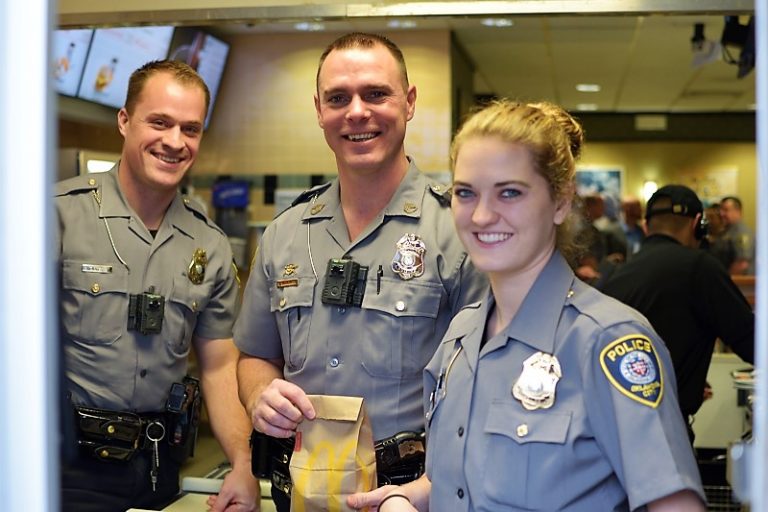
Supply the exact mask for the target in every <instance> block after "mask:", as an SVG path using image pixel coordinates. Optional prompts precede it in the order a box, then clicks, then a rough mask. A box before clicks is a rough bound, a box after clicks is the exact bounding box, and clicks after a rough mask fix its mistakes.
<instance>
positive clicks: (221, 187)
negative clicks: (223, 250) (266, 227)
mask: <svg viewBox="0 0 768 512" xmlns="http://www.w3.org/2000/svg"><path fill="white" fill-rule="evenodd" d="M211 193H212V201H211V202H212V203H213V207H214V208H215V209H216V217H215V220H216V224H218V225H219V227H220V228H221V229H222V231H224V233H226V234H227V236H228V237H229V242H230V244H231V245H232V254H233V256H234V258H235V264H236V265H237V268H239V269H244V268H247V266H248V263H249V262H248V210H247V208H248V203H249V202H250V183H249V182H248V181H245V180H234V179H231V178H229V177H220V178H219V179H218V180H216V182H215V183H214V184H213V187H212V190H211Z"/></svg>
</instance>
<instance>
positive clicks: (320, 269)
mask: <svg viewBox="0 0 768 512" xmlns="http://www.w3.org/2000/svg"><path fill="white" fill-rule="evenodd" d="M442 193H443V191H442V189H440V188H438V187H437V186H434V187H432V188H431V187H430V185H429V183H428V181H427V179H426V177H425V176H423V175H422V174H421V173H420V172H419V171H418V169H416V167H415V165H414V164H413V163H411V165H410V168H409V170H408V173H407V175H406V176H405V178H404V179H403V181H402V183H401V184H400V186H399V188H398V190H397V192H396V193H395V195H394V197H393V198H392V200H391V201H390V203H389V204H388V205H387V207H386V208H385V209H384V210H383V211H382V212H381V213H380V214H379V216H378V218H377V219H375V220H374V221H373V222H372V223H371V225H370V226H368V227H367V228H366V230H365V231H364V232H363V233H362V234H361V235H360V237H359V238H358V240H355V241H354V242H350V241H349V235H348V231H347V226H346V224H345V222H344V216H343V212H342V209H341V204H340V202H339V183H338V180H335V181H334V182H332V184H331V185H330V186H328V187H326V188H325V189H323V190H322V191H321V192H320V193H319V195H317V196H316V197H314V198H313V199H312V200H311V201H309V202H306V203H302V204H298V205H296V206H294V207H292V208H289V209H288V210H287V211H285V212H284V213H283V214H282V215H280V216H279V217H278V218H277V219H275V220H274V221H273V222H272V223H271V224H270V225H269V226H268V227H267V229H266V230H265V232H264V236H263V238H262V240H261V243H260V246H259V249H258V252H257V254H256V257H255V259H254V262H253V265H252V268H251V274H250V277H249V279H248V284H247V285H246V288H245V292H244V296H243V308H242V313H241V314H240V315H239V317H238V319H237V323H236V325H235V343H236V344H237V346H238V347H239V348H240V350H242V351H243V352H245V353H247V354H250V355H253V356H256V357H260V358H265V359H281V358H282V359H283V360H284V361H285V365H284V369H283V372H284V375H285V378H286V380H288V381H290V382H293V383H295V384H297V385H298V386H300V387H301V388H302V389H303V390H304V391H305V392H307V393H311V394H323V395H345V396H362V397H364V398H365V407H366V410H367V411H368V414H369V416H370V417H371V421H372V427H373V433H374V438H375V439H382V438H385V437H388V436H391V435H393V434H395V433H397V432H401V431H404V430H420V429H423V428H424V416H423V408H422V403H421V396H422V376H421V375H422V371H423V369H424V366H425V365H426V364H427V362H428V361H429V359H430V357H431V356H432V354H433V353H434V351H435V349H436V348H437V345H438V344H439V343H440V339H441V338H442V335H443V333H444V332H445V330H446V328H447V327H448V323H449V322H450V320H451V318H453V315H454V314H455V313H456V312H457V311H458V310H459V309H460V308H461V306H463V305H464V304H467V303H470V302H472V301H475V300H478V299H479V298H480V297H481V296H482V295H484V293H485V290H486V285H485V282H486V281H485V278H484V277H483V276H482V275H480V274H479V273H478V272H477V271H476V270H474V267H473V266H472V265H471V264H470V262H469V260H468V257H467V255H466V253H465V252H464V248H463V247H462V245H461V243H460V241H459V239H458V237H457V236H456V233H455V231H454V227H453V222H452V220H451V215H450V210H449V208H448V205H447V203H446V200H445V198H444V197H443V196H442ZM407 233H412V234H415V235H416V236H417V237H418V238H419V239H421V241H422V242H423V243H424V247H425V249H426V250H425V252H424V254H423V269H424V273H423V275H421V276H418V277H413V278H411V279H408V280H406V279H404V278H403V277H401V276H400V275H399V274H398V273H396V272H395V271H394V270H393V269H392V260H393V258H394V257H395V255H396V254H398V248H397V243H398V241H399V240H400V239H401V237H403V236H404V235H405V234H407ZM331 258H351V259H353V260H354V261H355V262H357V263H359V264H360V265H364V266H368V267H369V271H368V276H367V280H366V288H365V295H364V297H363V299H362V306H361V307H352V306H347V307H343V306H337V305H330V304H324V303H322V301H321V295H322V291H323V286H324V283H325V280H326V277H325V275H326V269H327V264H328V260H329V259H331ZM379 269H381V271H380V272H379Z"/></svg>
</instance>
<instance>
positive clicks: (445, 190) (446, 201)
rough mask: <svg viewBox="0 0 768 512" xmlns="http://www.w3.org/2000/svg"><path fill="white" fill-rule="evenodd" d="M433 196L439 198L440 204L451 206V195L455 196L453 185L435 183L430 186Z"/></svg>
mask: <svg viewBox="0 0 768 512" xmlns="http://www.w3.org/2000/svg"><path fill="white" fill-rule="evenodd" d="M429 191H430V192H431V193H432V197H434V198H435V199H437V202H438V203H440V206H446V207H448V206H451V197H452V196H453V187H450V186H447V185H437V184H433V185H430V186H429Z"/></svg>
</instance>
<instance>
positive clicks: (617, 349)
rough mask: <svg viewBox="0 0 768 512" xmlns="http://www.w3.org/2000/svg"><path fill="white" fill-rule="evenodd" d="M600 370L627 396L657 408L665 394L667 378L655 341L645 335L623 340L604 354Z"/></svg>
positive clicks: (606, 349)
mask: <svg viewBox="0 0 768 512" xmlns="http://www.w3.org/2000/svg"><path fill="white" fill-rule="evenodd" d="M600 366H601V367H602V368H603V372H604V373H605V376H606V377H607V378H608V380H609V381H610V382H611V384H613V386H614V387H615V388H616V389H618V390H619V391H620V392H621V393H622V394H623V395H625V396H628V397H629V398H631V399H632V400H634V401H636V402H639V403H641V404H643V405H647V406H648V407H653V408H656V407H658V405H659V404H660V403H661V398H662V395H663V394H664V375H663V374H662V370H661V364H660V363H659V356H658V354H657V353H656V348H655V347H654V346H653V343H652V342H651V340H650V339H649V338H648V337H647V336H644V335H642V334H630V335H629V336H622V337H621V338H618V339H616V340H614V341H612V342H611V343H609V344H608V345H607V346H606V347H605V348H604V349H603V350H602V351H601V352H600Z"/></svg>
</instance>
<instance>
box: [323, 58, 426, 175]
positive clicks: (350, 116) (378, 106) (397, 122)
mask: <svg viewBox="0 0 768 512" xmlns="http://www.w3.org/2000/svg"><path fill="white" fill-rule="evenodd" d="M317 91H318V92H317V96H316V97H315V109H316V111H317V120H318V124H319V125H320V127H321V128H322V129H323V131H324V133H325V140H326V142H327V143H328V146H330V148H331V150H332V151H333V152H334V154H335V155H336V162H337V165H338V168H339V171H340V172H352V173H360V174H365V173H371V172H378V171H386V170H389V169H392V168H396V167H397V166H403V165H407V161H406V158H405V150H404V148H403V140H404V139H405V126H406V124H407V122H408V121H410V120H411V118H412V117H413V113H414V110H415V105H416V89H415V87H414V86H407V85H406V84H405V80H404V77H403V72H402V69H401V67H400V65H399V64H398V62H397V61H396V60H395V58H394V57H393V55H392V54H391V53H390V52H389V50H388V49H387V48H385V47H384V46H382V45H381V44H375V45H374V46H373V47H371V48H347V49H341V50H333V51H331V53H329V54H328V56H327V57H326V58H325V61H324V62H323V64H322V67H321V68H320V71H319V73H318V81H317Z"/></svg>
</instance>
